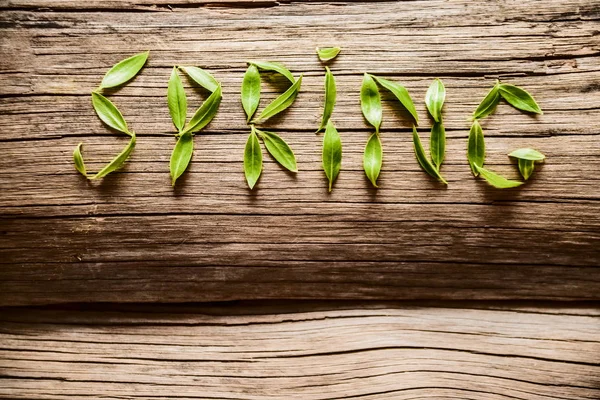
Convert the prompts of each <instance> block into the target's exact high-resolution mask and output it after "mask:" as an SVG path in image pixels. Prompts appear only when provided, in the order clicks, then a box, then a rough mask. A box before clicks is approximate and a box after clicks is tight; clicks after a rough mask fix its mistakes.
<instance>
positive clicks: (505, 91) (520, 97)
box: [499, 83, 543, 114]
mask: <svg viewBox="0 0 600 400" xmlns="http://www.w3.org/2000/svg"><path fill="white" fill-rule="evenodd" d="M499 89H500V95H501V96H502V97H503V98H504V100H506V101H507V102H508V103H509V104H510V105H512V106H513V107H515V108H517V109H519V110H522V111H526V112H530V113H536V114H543V113H542V110H541V109H540V106H538V104H537V103H536V102H535V100H534V98H533V96H531V95H530V94H529V93H528V92H526V91H525V90H523V89H521V88H520V87H518V86H514V85H507V84H505V83H502V84H501V85H500V87H499Z"/></svg>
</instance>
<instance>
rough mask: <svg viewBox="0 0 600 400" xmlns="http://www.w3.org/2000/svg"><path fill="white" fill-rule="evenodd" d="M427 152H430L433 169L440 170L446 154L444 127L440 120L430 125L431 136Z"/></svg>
mask: <svg viewBox="0 0 600 400" xmlns="http://www.w3.org/2000/svg"><path fill="white" fill-rule="evenodd" d="M429 152H430V153H431V162H432V163H433V165H434V166H435V169H437V170H438V171H439V170H440V166H441V165H442V162H443V161H444V155H445V154H446V129H444V124H443V123H442V122H434V124H433V126H432V127H431V138H430V139H429Z"/></svg>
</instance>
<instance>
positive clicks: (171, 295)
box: [0, 0, 600, 400]
mask: <svg viewBox="0 0 600 400" xmlns="http://www.w3.org/2000/svg"><path fill="white" fill-rule="evenodd" d="M599 20H600V7H599V6H598V4H596V3H595V2H592V1H548V2H543V3H542V2H536V1H498V2H472V1H466V0H465V1H450V2H446V1H438V0H433V1H410V2H352V1H350V2H342V1H336V2H321V3H319V2H310V1H295V2H288V1H271V0H264V1H263V0H256V1H255V0H214V1H210V0H207V1H190V0H174V1H164V0H137V1H104V0H88V1H85V2H82V1H75V0H0V51H1V54H2V57H0V154H2V157H0V397H1V398H6V399H68V398H76V399H82V398H89V399H101V398H102V399H159V398H160V399H167V398H176V399H221V400H224V399H247V400H262V399H298V400H300V399H301V400H312V399H315V400H316V399H322V400H325V399H328V400H333V399H346V398H350V399H353V398H360V399H402V400H404V399H406V400H408V399H447V400H450V399H477V400H481V399H484V400H492V399H493V400H501V399H502V400H506V399H512V400H515V399H517V400H530V399H533V400H542V399H561V400H564V399H577V400H583V399H587V400H590V399H597V398H600V378H599V377H600V358H599V357H598V354H600V319H599V316H600V311H599V310H600V307H598V306H599V303H598V300H600V275H599V272H600V269H599V267H600V216H599V215H600V189H598V184H599V183H600V182H599V178H598V174H597V171H598V169H599V167H600V141H599V140H598V139H599V138H600V128H599V127H600V113H599V112H598V111H599V110H600V25H599ZM326 45H339V46H341V47H342V48H343V51H342V53H341V55H340V56H339V57H338V59H337V60H336V61H335V62H334V63H333V64H332V65H331V68H332V71H333V72H334V74H335V76H336V78H337V82H338V104H337V106H336V109H335V112H334V116H333V118H334V121H335V123H336V125H337V126H338V129H339V130H340V133H341V135H342V140H343V144H344V158H343V166H342V172H341V174H340V177H339V179H338V181H337V183H336V184H335V187H334V191H333V193H332V194H328V193H327V192H326V180H325V176H324V174H323V172H322V170H321V162H320V151H321V140H322V136H321V135H319V136H316V135H314V130H315V129H316V127H317V126H318V124H319V120H320V113H321V110H322V102H323V89H322V85H323V73H324V71H323V66H322V65H321V64H320V63H319V62H318V61H317V59H316V55H315V54H314V48H315V46H326ZM143 50H150V51H151V55H150V60H149V62H148V64H147V66H146V67H145V68H144V69H143V71H142V73H141V74H140V75H139V76H138V77H137V78H136V79H135V80H133V81H132V82H131V83H130V84H128V85H127V86H125V87H123V88H122V89H120V90H117V91H115V92H114V93H112V94H111V95H110V98H111V99H112V100H113V101H114V102H115V103H116V104H117V105H118V106H119V107H120V109H121V110H122V111H123V113H124V115H125V117H126V119H127V121H128V123H129V125H130V126H131V127H132V128H133V129H134V130H135V131H136V132H137V134H138V144H137V147H136V149H135V151H134V153H133V156H132V157H131V159H130V160H129V162H128V163H127V165H126V166H125V168H124V169H123V170H122V171H120V172H118V173H116V174H113V175H111V176H109V177H107V178H105V179H104V180H102V181H101V182H95V183H88V182H86V181H85V180H83V179H82V178H81V177H80V176H78V174H77V173H76V172H75V170H74V168H73V166H72V161H71V153H72V150H73V147H74V146H75V145H76V144H77V143H79V142H84V144H85V145H84V156H85V158H86V161H87V163H88V167H89V169H90V170H93V171H95V170H97V169H98V168H100V167H101V166H102V165H103V164H104V163H105V162H106V161H108V160H109V159H110V158H111V157H113V156H114V155H115V154H116V153H117V152H118V151H119V150H120V149H121V148H122V147H123V146H124V145H125V143H126V141H127V139H126V138H125V137H123V136H118V135H115V134H114V133H112V132H110V131H108V130H107V129H106V128H105V127H103V126H102V124H101V123H100V122H99V120H98V119H97V117H96V116H95V114H94V112H93V110H92V107H91V104H90V98H89V92H90V90H91V89H93V88H94V87H96V86H97V85H98V83H99V81H100V79H101V77H102V75H103V74H104V72H105V71H106V70H107V68H109V67H110V66H111V65H112V64H114V63H115V62H116V61H118V60H120V59H122V58H124V57H126V56H128V55H131V54H133V53H136V52H139V51H143ZM248 59H266V60H278V61H281V62H283V63H285V64H286V65H287V66H288V67H289V68H290V69H291V70H292V71H293V73H294V74H295V75H296V76H298V75H299V74H300V73H303V74H304V79H303V86H302V90H301V93H300V95H299V97H298V99H297V101H296V103H295V104H294V106H293V107H292V108H290V109H289V110H287V111H286V112H285V113H284V114H282V115H281V116H280V117H277V118H275V119H273V121H270V122H269V124H268V125H267V126H270V127H271V128H272V129H273V130H277V131H278V132H280V133H281V134H282V136H283V137H284V138H285V139H286V140H287V141H288V142H289V143H290V144H291V145H292V147H293V149H294V151H295V153H296V156H297V159H298V165H299V168H300V172H299V173H298V174H297V175H296V176H294V175H290V174H287V173H285V172H284V171H283V170H282V169H281V168H280V167H278V166H277V165H276V164H275V163H274V162H273V161H272V160H271V159H270V158H269V157H268V156H267V155H265V170H264V172H263V177H262V178H261V180H260V181H259V183H258V189H257V190H255V191H253V192H251V191H249V190H248V189H247V188H246V184H245V181H244V177H243V172H242V162H241V159H242V151H243V146H244V143H245V140H246V137H247V134H248V131H249V130H248V127H247V126H246V125H245V123H244V114H243V111H242V108H241V105H240V103H239V86H240V83H241V77H242V74H243V71H244V69H245V61H246V60H248ZM175 64H178V65H197V66H201V67H203V68H206V69H208V70H209V71H210V72H211V73H213V74H214V75H215V76H216V77H217V79H219V80H220V81H221V82H222V83H223V93H224V98H223V102H222V106H221V109H220V110H219V113H218V115H217V117H216V118H215V120H214V121H213V122H212V123H211V124H210V125H209V126H208V127H207V128H206V129H205V130H203V131H202V133H201V134H199V135H197V136H196V138H195V144H196V146H195V147H196V150H195V153H194V158H193V160H192V164H191V167H190V169H189V171H188V172H187V173H186V174H185V176H184V178H183V179H182V181H181V185H178V187H177V188H175V189H172V188H171V186H170V182H169V173H168V160H169V156H170V152H171V149H172V146H173V145H174V139H173V133H174V130H173V127H172V124H171V122H170V118H169V115H168V111H167V107H166V99H165V96H166V86H167V80H168V76H169V73H170V69H171V68H172V66H173V65H175ZM365 71H368V72H371V73H375V74H380V75H384V76H387V77H389V78H390V79H393V80H397V81H401V82H403V83H404V84H405V85H406V86H407V88H408V89H409V90H410V92H411V94H412V95H413V98H414V99H415V101H416V103H417V109H418V112H419V115H420V117H421V127H420V132H421V135H422V138H423V141H424V142H425V143H427V142H428V130H429V128H430V126H431V125H430V121H428V119H427V113H426V110H425V107H424V105H423V97H424V94H425V91H426V89H427V87H428V85H429V84H430V82H431V80H432V79H433V78H435V77H440V78H442V79H443V81H444V83H445V85H446V87H447V90H448V97H447V102H446V106H445V110H444V119H445V125H446V129H447V136H448V151H447V156H446V162H445V164H444V166H443V168H442V173H443V175H444V176H445V178H446V179H447V180H448V181H449V186H448V188H443V187H441V186H440V185H438V184H437V183H435V182H434V181H432V180H431V179H430V178H428V176H427V175H425V174H424V173H423V172H422V171H421V170H420V169H419V167H418V165H417V163H416V161H415V158H414V154H413V152H412V143H411V135H410V125H409V123H408V121H407V120H406V119H405V118H402V113H401V112H399V110H398V107H397V106H395V104H394V101H393V100H392V99H391V98H390V97H389V95H387V94H384V122H383V126H382V140H383V145H384V153H385V154H384V166H383V171H382V175H381V177H380V184H381V188H380V189H379V190H374V189H372V188H371V187H370V184H369V183H368V181H367V180H366V178H365V177H364V173H363V172H362V164H361V163H362V151H363V148H364V144H365V142H366V139H367V137H368V135H369V134H370V129H369V128H368V126H367V125H366V124H365V122H364V121H363V118H362V115H361V113H360V106H359V95H358V93H359V88H360V83H361V79H362V73H363V72H365ZM496 78H501V79H502V80H503V81H505V82H510V83H514V84H517V85H520V86H522V87H524V88H526V89H527V90H529V91H531V92H532V93H533V94H534V95H535V97H536V99H537V100H538V101H539V103H540V105H541V106H542V108H543V110H544V112H545V113H544V115H543V116H539V117H531V116H528V115H524V114H521V113H519V112H517V111H516V110H514V109H512V108H510V107H509V106H508V105H506V104H501V105H500V107H499V108H498V110H497V112H496V113H495V114H494V115H493V116H491V117H489V118H487V119H486V120H485V121H484V123H483V127H484V132H485V135H486V147H487V165H488V166H489V167H490V169H493V170H495V171H498V172H500V173H503V174H505V175H507V176H508V177H510V178H518V172H517V170H516V168H515V165H514V164H513V163H512V162H511V161H510V160H509V159H508V158H507V157H506V153H508V152H509V151H511V150H514V149H516V148H518V147H525V146H527V147H534V148H536V149H538V150H540V151H542V152H544V153H545V154H546V155H547V156H548V159H547V162H546V163H545V164H544V165H543V166H540V167H539V168H538V169H537V170H536V172H535V174H534V176H533V178H532V179H531V181H530V182H528V183H527V184H526V185H524V186H523V187H522V188H520V189H518V190H508V191H498V190H494V189H492V188H490V187H489V186H487V185H486V184H485V183H484V182H481V181H478V180H476V179H474V178H473V177H472V176H471V174H470V172H469V166H468V164H467V162H466V157H465V147H466V138H467V134H468V128H469V123H468V121H467V119H468V117H469V115H470V114H471V112H472V111H473V109H474V108H475V106H476V105H477V104H478V102H479V101H480V100H481V98H482V97H483V96H484V95H485V93H486V91H487V90H488V89H489V87H490V86H491V85H492V84H493V83H494V81H495V79H496ZM184 84H185V85H186V87H187V91H188V94H190V101H189V103H190V109H191V108H192V107H195V106H197V105H198V104H199V103H200V102H201V101H202V99H203V98H205V93H202V92H200V91H197V90H194V89H192V88H191V87H190V83H189V82H188V81H185V80H184ZM279 89H280V88H279V86H278V85H277V82H274V84H267V83H265V84H264V85H263V91H264V93H265V94H264V99H263V103H262V104H263V106H264V104H265V100H268V99H271V98H273V97H274V96H275V95H276V93H278V92H279ZM426 147H427V146H426ZM239 299H243V300H261V299H262V300H263V301H258V302H257V301H251V302H235V301H234V302H228V303H204V304H189V303H186V304H176V305H175V304H161V303H175V302H214V301H223V300H239ZM285 299H288V300H285ZM298 299H314V300H316V301H310V302H304V301H298ZM334 299H338V300H344V301H339V302H338V301H331V300H334ZM367 299H374V300H378V302H365V300H367ZM398 299H406V300H412V301H403V302H390V301H389V300H398ZM490 300H497V301H494V302H491V301H490ZM508 300H518V301H508ZM522 300H525V301H522ZM386 301H387V302H386ZM567 301H568V302H567ZM107 302H110V303H107ZM133 302H137V303H143V304H125V303H133ZM150 302H151V303H152V304H147V303H150ZM55 303H69V304H55ZM48 304H50V305H48ZM21 305H24V306H25V307H19V306H21ZM36 305H39V306H36ZM2 306H3V307H2Z"/></svg>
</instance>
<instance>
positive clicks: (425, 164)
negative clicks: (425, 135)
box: [413, 126, 448, 185]
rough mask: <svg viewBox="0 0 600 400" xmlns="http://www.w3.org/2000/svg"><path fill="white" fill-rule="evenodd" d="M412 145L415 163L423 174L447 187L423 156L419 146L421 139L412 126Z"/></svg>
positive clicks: (424, 155)
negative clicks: (421, 169)
mask: <svg viewBox="0 0 600 400" xmlns="http://www.w3.org/2000/svg"><path fill="white" fill-rule="evenodd" d="M413 145H414V148H415V155H416V156H417V161H418V162H419V165H420V166H421V168H423V170H424V171H425V172H427V173H428V174H429V175H431V176H432V177H434V178H435V179H437V180H439V181H440V182H442V183H443V184H444V185H447V184H448V182H446V180H445V179H444V178H443V177H442V175H440V173H439V172H438V170H437V169H436V168H435V167H434V166H433V164H431V163H430V162H429V159H428V158H427V155H426V154H425V149H424V148H423V145H422V144H421V138H420V137H419V133H418V132H417V128H416V127H414V126H413Z"/></svg>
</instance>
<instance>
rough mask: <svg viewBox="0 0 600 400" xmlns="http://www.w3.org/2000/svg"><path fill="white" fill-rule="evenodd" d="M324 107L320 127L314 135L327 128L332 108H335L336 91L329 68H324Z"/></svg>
mask: <svg viewBox="0 0 600 400" xmlns="http://www.w3.org/2000/svg"><path fill="white" fill-rule="evenodd" d="M325 69H326V70H327V71H326V72H325V107H324V108H323V118H322V119H321V126H319V129H317V132H316V133H319V131H321V130H323V129H324V128H325V127H326V126H327V122H328V121H329V118H331V114H332V113H333V107H334V106H335V98H336V96H337V89H336V87H335V78H334V77H333V74H332V73H331V71H330V70H329V67H325Z"/></svg>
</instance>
